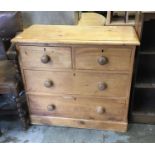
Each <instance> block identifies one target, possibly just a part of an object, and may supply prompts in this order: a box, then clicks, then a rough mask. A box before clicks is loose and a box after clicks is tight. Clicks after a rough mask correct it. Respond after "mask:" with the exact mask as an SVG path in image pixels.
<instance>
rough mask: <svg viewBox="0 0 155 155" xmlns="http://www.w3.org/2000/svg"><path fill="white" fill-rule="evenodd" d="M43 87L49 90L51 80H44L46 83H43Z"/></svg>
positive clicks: (51, 83)
mask: <svg viewBox="0 0 155 155" xmlns="http://www.w3.org/2000/svg"><path fill="white" fill-rule="evenodd" d="M44 86H45V87H46V88H50V87H52V86H53V82H52V81H51V80H46V81H45V82H44Z"/></svg>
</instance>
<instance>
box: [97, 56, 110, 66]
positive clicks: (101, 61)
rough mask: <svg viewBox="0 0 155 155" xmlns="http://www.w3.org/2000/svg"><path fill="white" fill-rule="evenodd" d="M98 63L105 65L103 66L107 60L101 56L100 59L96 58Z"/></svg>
mask: <svg viewBox="0 0 155 155" xmlns="http://www.w3.org/2000/svg"><path fill="white" fill-rule="evenodd" d="M98 63H99V64H100V65H105V64H107V63H108V58H107V57H105V56H101V57H99V58H98Z"/></svg>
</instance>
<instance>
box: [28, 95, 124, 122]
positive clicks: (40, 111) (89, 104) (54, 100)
mask: <svg viewBox="0 0 155 155" xmlns="http://www.w3.org/2000/svg"><path fill="white" fill-rule="evenodd" d="M28 98H29V106H30V113H31V114H32V115H40V116H58V117H66V118H79V119H92V120H111V121H122V120H123V119H124V117H125V115H124V112H125V110H124V109H125V103H124V101H121V100H108V99H102V98H80V97H75V96H74V97H73V96H61V97H58V96H52V97H51V96H37V95H29V97H28Z"/></svg>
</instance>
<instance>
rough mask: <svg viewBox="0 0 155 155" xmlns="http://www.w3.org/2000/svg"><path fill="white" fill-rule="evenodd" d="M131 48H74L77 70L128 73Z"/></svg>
mask: <svg viewBox="0 0 155 155" xmlns="http://www.w3.org/2000/svg"><path fill="white" fill-rule="evenodd" d="M131 53H132V49H131V48H114V47H111V48H110V47H109V48H93V47H92V48H91V47H90V48H75V61H76V62H75V66H76V68H77V69H93V70H111V71H128V70H129V69H130V63H131Z"/></svg>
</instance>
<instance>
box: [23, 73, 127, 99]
mask: <svg viewBox="0 0 155 155" xmlns="http://www.w3.org/2000/svg"><path fill="white" fill-rule="evenodd" d="M24 75H25V79H26V87H27V88H26V89H27V91H28V92H42V93H49V94H51V93H56V94H58V93H59V94H78V95H94V96H105V97H126V95H127V90H128V86H129V81H128V78H129V76H128V75H127V74H104V73H89V72H85V73H84V72H57V71H54V72H49V71H31V70H25V71H24Z"/></svg>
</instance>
